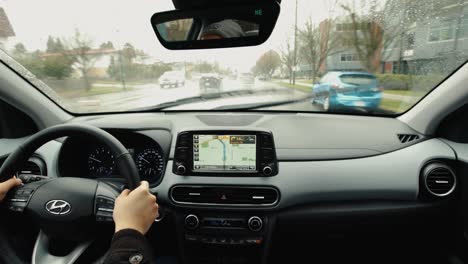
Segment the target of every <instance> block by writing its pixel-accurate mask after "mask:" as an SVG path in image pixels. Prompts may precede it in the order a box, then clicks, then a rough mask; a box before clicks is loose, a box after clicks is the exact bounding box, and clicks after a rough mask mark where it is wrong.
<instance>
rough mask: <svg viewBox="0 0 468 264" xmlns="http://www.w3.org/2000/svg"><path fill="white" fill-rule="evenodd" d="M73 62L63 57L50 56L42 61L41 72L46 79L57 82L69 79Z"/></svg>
mask: <svg viewBox="0 0 468 264" xmlns="http://www.w3.org/2000/svg"><path fill="white" fill-rule="evenodd" d="M72 65H73V61H72V60H71V59H70V58H69V57H67V56H64V55H61V54H60V55H52V56H49V57H46V58H45V59H44V60H43V66H42V71H43V74H44V75H45V76H47V77H52V78H56V79H59V80H62V79H65V78H67V77H70V75H71V74H72V73H73V67H72Z"/></svg>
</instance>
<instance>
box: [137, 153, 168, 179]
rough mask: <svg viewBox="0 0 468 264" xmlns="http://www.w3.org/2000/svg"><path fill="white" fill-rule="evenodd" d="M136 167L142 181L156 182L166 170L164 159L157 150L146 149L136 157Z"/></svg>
mask: <svg viewBox="0 0 468 264" xmlns="http://www.w3.org/2000/svg"><path fill="white" fill-rule="evenodd" d="M136 165H137V167H138V171H139V174H140V177H141V179H142V180H147V181H155V180H156V178H157V177H159V176H160V175H161V173H162V171H163V168H164V159H163V156H162V154H161V153H160V152H159V151H158V150H157V149H152V148H151V149H145V150H143V151H142V152H140V153H139V154H138V155H137V156H136Z"/></svg>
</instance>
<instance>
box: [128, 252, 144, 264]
mask: <svg viewBox="0 0 468 264" xmlns="http://www.w3.org/2000/svg"><path fill="white" fill-rule="evenodd" d="M142 261H143V255H142V254H140V253H137V254H133V255H131V256H130V258H129V259H128V262H129V263H130V264H139V263H141V262H142Z"/></svg>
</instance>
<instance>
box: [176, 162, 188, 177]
mask: <svg viewBox="0 0 468 264" xmlns="http://www.w3.org/2000/svg"><path fill="white" fill-rule="evenodd" d="M186 172H187V168H186V167H185V166H184V165H183V164H181V165H179V166H177V174H179V175H184V174H185V173H186Z"/></svg>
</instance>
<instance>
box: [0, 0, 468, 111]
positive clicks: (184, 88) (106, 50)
mask: <svg viewBox="0 0 468 264" xmlns="http://www.w3.org/2000/svg"><path fill="white" fill-rule="evenodd" d="M467 6H468V1H465V0H424V1H409V0H387V1H376V0H317V1H310V0H298V1H282V3H281V12H280V17H279V19H278V22H277V24H276V27H275V29H274V31H273V33H272V35H271V37H270V38H269V39H268V40H267V41H266V42H265V43H264V44H262V45H259V46H254V47H240V48H229V49H209V50H185V51H170V50H166V49H165V48H164V47H162V46H161V44H160V43H159V42H158V40H157V38H156V36H155V34H154V32H153V29H152V27H151V25H150V22H149V21H150V17H151V15H152V14H153V13H155V12H161V11H167V10H172V9H174V6H173V3H172V1H171V0H159V1H154V0H138V1H110V0H100V1H94V0H80V1H61V0H36V1H26V0H3V1H0V48H1V49H2V50H3V52H0V53H1V54H0V59H1V60H2V61H3V62H5V63H7V64H8V65H10V67H12V68H13V69H15V70H16V71H17V72H18V73H20V74H21V75H24V77H25V78H27V79H29V80H30V81H31V83H32V84H33V85H34V86H35V87H36V88H37V89H40V90H42V91H43V92H45V94H46V95H47V96H48V97H50V98H51V99H52V100H54V101H55V102H57V103H58V104H59V105H61V106H62V107H63V108H64V109H66V110H67V111H70V112H72V113H97V112H124V111H139V110H142V109H145V110H154V111H158V110H160V111H171V110H217V109H223V110H229V109H244V110H271V111H301V112H332V113H364V114H371V115H372V114H375V115H395V114H399V113H402V112H404V111H406V110H407V109H409V108H410V107H411V106H413V105H414V104H416V103H417V102H418V101H419V100H420V99H421V98H422V97H424V96H425V95H426V94H427V93H429V92H430V91H431V90H432V89H434V88H435V87H436V86H437V85H438V84H439V83H440V82H442V81H443V80H444V79H445V78H446V77H447V76H449V75H450V74H451V73H452V72H453V71H455V70H456V69H457V68H458V67H459V66H460V65H462V64H463V63H465V61H466V60H467V58H468V8H467ZM296 21H297V22H296ZM234 22H235V21H233V23H234ZM181 23H182V24H184V23H183V22H181ZM173 26H174V27H179V26H180V27H183V26H184V25H173ZM239 28H242V27H239ZM220 30H222V28H221V29H220ZM22 67H24V68H26V69H27V71H25V70H24V68H22ZM207 74H211V76H218V77H217V78H212V79H209V78H202V77H204V76H209V75H207Z"/></svg>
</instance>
